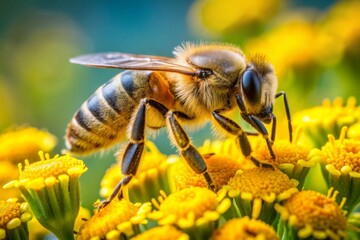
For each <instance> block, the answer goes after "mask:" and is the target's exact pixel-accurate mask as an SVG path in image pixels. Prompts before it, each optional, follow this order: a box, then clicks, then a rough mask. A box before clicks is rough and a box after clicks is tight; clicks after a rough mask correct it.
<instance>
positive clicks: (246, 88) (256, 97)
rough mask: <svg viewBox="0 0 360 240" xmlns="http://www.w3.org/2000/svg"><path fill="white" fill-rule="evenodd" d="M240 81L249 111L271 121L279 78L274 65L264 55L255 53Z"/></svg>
mask: <svg viewBox="0 0 360 240" xmlns="http://www.w3.org/2000/svg"><path fill="white" fill-rule="evenodd" d="M240 83H241V84H240V88H241V92H242V97H243V100H244V103H245V107H246V110H247V111H248V113H250V114H253V115H255V116H257V117H259V118H260V119H261V120H262V121H263V122H265V123H270V122H271V119H272V118H273V113H272V111H273V102H274V99H275V94H276V90H277V78H276V76H275V73H274V69H273V67H272V65H271V64H269V63H267V62H266V61H265V59H264V56H262V55H254V56H253V57H251V58H250V60H249V62H248V64H247V67H246V69H245V71H244V72H243V73H242V74H241V76H240Z"/></svg>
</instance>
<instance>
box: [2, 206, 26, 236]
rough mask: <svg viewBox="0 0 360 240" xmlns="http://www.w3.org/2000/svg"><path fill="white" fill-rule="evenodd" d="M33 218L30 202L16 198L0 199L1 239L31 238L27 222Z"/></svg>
mask: <svg viewBox="0 0 360 240" xmlns="http://www.w3.org/2000/svg"><path fill="white" fill-rule="evenodd" d="M31 218H32V214H31V211H30V207H29V204H28V203H26V202H23V203H18V202H17V200H16V199H8V200H7V201H5V200H0V239H29V236H28V231H27V222H28V221H30V220H31Z"/></svg>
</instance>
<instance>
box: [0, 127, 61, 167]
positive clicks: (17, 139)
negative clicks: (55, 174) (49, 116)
mask: <svg viewBox="0 0 360 240" xmlns="http://www.w3.org/2000/svg"><path fill="white" fill-rule="evenodd" d="M56 142H57V141H56V138H55V136H53V135H52V134H50V133H48V132H46V131H43V130H39V129H36V128H33V127H19V128H14V129H9V130H8V131H6V132H5V133H3V134H1V135H0V161H11V162H13V163H15V164H16V163H19V162H22V161H24V159H29V160H30V162H32V161H34V160H35V159H36V156H37V154H38V152H39V151H45V152H49V151H51V150H52V149H53V148H54V147H55V145H56Z"/></svg>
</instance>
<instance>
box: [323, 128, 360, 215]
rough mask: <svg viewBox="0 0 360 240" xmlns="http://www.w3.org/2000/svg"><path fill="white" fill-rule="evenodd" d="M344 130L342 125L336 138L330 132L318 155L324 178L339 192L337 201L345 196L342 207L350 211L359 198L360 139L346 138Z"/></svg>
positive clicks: (345, 129)
mask: <svg viewBox="0 0 360 240" xmlns="http://www.w3.org/2000/svg"><path fill="white" fill-rule="evenodd" d="M346 131H347V127H343V128H342V130H341V134H340V137H339V139H338V140H335V137H334V136H333V135H331V134H330V135H329V136H328V137H329V141H328V142H327V143H326V144H325V145H324V146H323V147H322V149H321V153H320V154H319V155H320V156H321V158H322V164H321V167H322V170H323V171H322V172H323V174H324V177H325V180H326V181H327V183H328V185H329V187H333V188H334V189H335V190H336V191H338V192H339V194H338V196H337V197H336V200H337V202H338V203H340V202H341V201H342V199H343V198H346V203H345V205H344V209H345V210H348V211H351V210H352V209H353V208H354V207H355V206H356V205H357V204H358V203H359V198H360V192H359V190H358V188H359V186H360V140H354V139H346V138H345V135H346Z"/></svg>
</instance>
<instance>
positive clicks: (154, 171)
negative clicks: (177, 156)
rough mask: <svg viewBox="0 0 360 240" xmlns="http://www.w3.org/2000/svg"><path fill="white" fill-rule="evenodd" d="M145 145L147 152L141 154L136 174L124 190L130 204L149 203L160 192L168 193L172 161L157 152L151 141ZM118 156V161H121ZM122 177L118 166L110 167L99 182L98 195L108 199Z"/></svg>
mask: <svg viewBox="0 0 360 240" xmlns="http://www.w3.org/2000/svg"><path fill="white" fill-rule="evenodd" d="M145 144H146V148H147V151H145V152H144V154H143V157H142V159H141V161H140V164H139V168H138V170H137V173H136V175H135V176H134V177H133V178H132V180H131V181H130V183H129V184H128V185H126V187H125V188H124V190H125V191H124V196H125V197H127V198H129V199H130V200H131V201H132V202H149V201H151V199H152V198H156V197H158V195H159V191H160V190H162V191H164V192H165V193H170V186H169V179H168V173H167V171H168V168H169V167H170V165H172V164H173V160H172V159H171V158H167V157H166V156H165V155H164V154H162V153H161V152H159V150H158V149H157V148H156V146H155V144H154V143H152V142H151V141H146V143H145ZM120 156H121V154H120V155H119V156H118V159H121V157H120ZM123 177H124V176H123V175H122V174H121V168H120V166H119V164H114V165H113V166H111V167H110V168H109V169H108V170H107V172H106V173H105V175H104V177H103V179H102V181H101V189H100V195H101V196H102V197H104V198H108V197H109V196H110V195H111V193H112V192H113V190H114V188H115V187H116V185H117V184H118V183H119V182H120V181H121V179H122V178H123Z"/></svg>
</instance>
